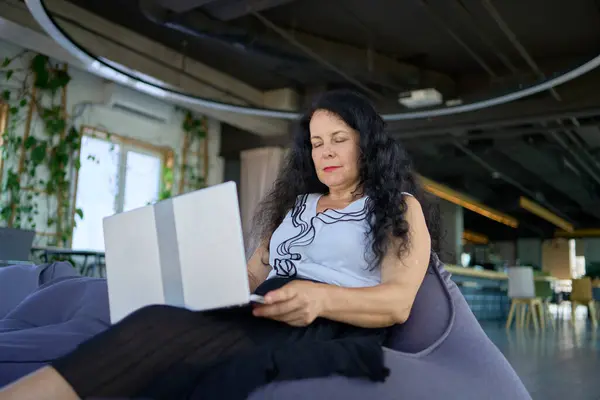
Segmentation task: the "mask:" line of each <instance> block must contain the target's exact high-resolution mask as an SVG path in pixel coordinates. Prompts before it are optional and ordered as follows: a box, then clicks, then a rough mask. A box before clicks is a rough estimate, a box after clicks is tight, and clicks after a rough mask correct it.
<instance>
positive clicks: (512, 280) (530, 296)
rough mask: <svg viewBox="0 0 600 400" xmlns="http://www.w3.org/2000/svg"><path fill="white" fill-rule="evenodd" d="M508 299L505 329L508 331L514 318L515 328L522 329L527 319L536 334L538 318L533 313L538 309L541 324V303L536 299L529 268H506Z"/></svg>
mask: <svg viewBox="0 0 600 400" xmlns="http://www.w3.org/2000/svg"><path fill="white" fill-rule="evenodd" d="M508 297H509V298H510V299H511V304H510V311H509V312H508V318H507V319H506V329H510V326H511V324H512V320H513V318H515V317H516V321H517V322H516V325H517V328H521V329H522V328H524V327H525V322H526V319H527V325H529V320H530V319H531V320H533V327H534V328H535V330H536V332H537V331H538V330H539V324H538V318H537V315H536V312H535V308H536V306H537V307H538V309H539V315H540V318H542V324H544V322H543V305H542V301H541V300H540V299H539V298H537V297H536V294H535V285H534V280H533V269H532V268H531V267H511V268H508Z"/></svg>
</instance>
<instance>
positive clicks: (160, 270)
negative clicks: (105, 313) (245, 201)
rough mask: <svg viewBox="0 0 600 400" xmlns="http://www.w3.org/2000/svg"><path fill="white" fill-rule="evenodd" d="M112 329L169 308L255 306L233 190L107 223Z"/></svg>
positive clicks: (217, 189) (227, 187)
mask: <svg viewBox="0 0 600 400" xmlns="http://www.w3.org/2000/svg"><path fill="white" fill-rule="evenodd" d="M104 243H105V251H106V273H107V280H108V297H109V304H110V314H111V321H112V322H113V323H114V322H117V321H119V320H120V319H122V318H124V317H125V316H127V315H128V314H129V313H131V312H133V311H135V310H137V309H138V308H141V307H144V306H147V305H150V304H169V305H174V306H182V307H186V308H189V309H192V310H207V309H215V308H221V307H229V306H235V305H240V304H246V303H248V302H249V300H250V292H249V288H248V275H247V271H246V259H245V253H244V245H243V239H242V225H241V219H240V213H239V204H238V198H237V190H236V185H235V183H233V182H227V183H223V184H220V185H216V186H211V187H209V188H206V189H202V190H198V191H196V192H192V193H188V194H184V195H180V196H177V197H174V198H171V199H168V200H164V201H161V202H158V203H156V204H154V205H149V206H146V207H142V208H139V209H135V210H132V211H127V212H124V213H120V214H116V215H113V216H110V217H107V218H105V219H104Z"/></svg>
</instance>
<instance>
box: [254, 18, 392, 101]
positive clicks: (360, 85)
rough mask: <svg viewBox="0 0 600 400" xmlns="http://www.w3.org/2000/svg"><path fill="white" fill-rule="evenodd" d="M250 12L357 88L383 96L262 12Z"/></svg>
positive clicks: (376, 95) (372, 94)
mask: <svg viewBox="0 0 600 400" xmlns="http://www.w3.org/2000/svg"><path fill="white" fill-rule="evenodd" d="M250 14H252V15H253V16H254V17H255V18H256V19H258V20H259V21H260V22H261V23H262V24H263V25H264V26H266V27H267V28H269V29H271V30H272V31H274V32H275V33H277V34H278V35H279V36H281V37H282V38H283V39H285V40H287V41H288V42H289V43H290V44H291V45H293V46H296V47H297V48H299V49H300V50H302V51H303V52H304V53H305V54H306V55H308V56H309V57H311V58H312V59H314V60H315V61H317V62H318V63H320V64H322V65H323V66H325V67H327V68H329V69H330V70H332V71H333V72H335V73H336V74H338V75H339V76H341V77H342V78H344V79H346V80H347V81H348V82H350V83H351V84H353V85H354V86H356V87H357V88H359V89H361V90H363V91H364V92H365V93H369V94H370V95H371V96H373V97H375V98H378V99H381V98H382V96H381V94H379V93H377V92H375V91H374V90H373V89H371V88H369V87H367V86H366V85H364V84H363V83H362V82H360V81H358V80H357V79H355V78H353V77H352V76H350V75H348V74H347V73H346V72H344V71H342V70H341V69H340V68H338V67H336V66H335V65H333V64H332V63H330V62H329V61H327V60H326V59H324V58H323V57H321V56H320V55H318V54H317V53H315V52H314V51H313V50H312V49H311V48H309V47H308V46H305V45H303V44H302V43H300V42H299V41H297V40H296V39H295V38H294V37H293V36H292V35H290V34H289V33H288V32H286V31H285V30H284V29H281V28H280V27H278V26H277V25H276V24H274V23H273V22H271V21H270V20H269V19H268V18H266V17H264V16H263V15H262V14H261V13H259V12H257V11H253V10H251V11H250Z"/></svg>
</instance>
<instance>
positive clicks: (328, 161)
mask: <svg viewBox="0 0 600 400" xmlns="http://www.w3.org/2000/svg"><path fill="white" fill-rule="evenodd" d="M309 127H310V142H311V145H312V159H313V162H314V164H315V168H316V170H317V176H318V177H319V180H320V181H321V182H322V183H323V184H325V185H326V186H327V187H329V188H330V189H342V190H343V189H352V190H354V188H355V187H356V184H357V183H358V180H359V166H358V157H359V154H360V147H359V144H360V143H359V140H360V137H359V134H358V132H356V131H355V130H354V129H352V128H351V127H350V126H348V125H347V124H346V123H345V122H344V121H343V120H342V119H341V118H340V117H338V116H337V115H335V114H333V113H331V112H329V111H325V110H317V111H315V113H314V114H313V116H312V119H311V120H310V125H309Z"/></svg>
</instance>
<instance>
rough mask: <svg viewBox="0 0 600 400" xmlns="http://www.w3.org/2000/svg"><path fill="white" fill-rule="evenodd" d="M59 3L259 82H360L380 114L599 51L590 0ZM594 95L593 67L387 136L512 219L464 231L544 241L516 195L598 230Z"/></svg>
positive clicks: (503, 85)
mask: <svg viewBox="0 0 600 400" xmlns="http://www.w3.org/2000/svg"><path fill="white" fill-rule="evenodd" d="M71 2H73V3H75V4H77V5H78V6H80V7H84V8H86V9H88V10H90V11H92V12H94V13H97V14H99V15H100V16H102V17H104V18H107V19H109V20H112V21H113V22H115V23H118V24H121V25H124V26H126V27H128V28H130V29H132V30H134V31H137V32H139V33H142V34H143V35H145V36H148V37H150V38H152V39H154V40H156V41H158V42H161V43H163V44H165V45H167V46H170V47H172V48H174V49H176V50H178V51H181V52H183V53H185V54H187V55H188V56H189V57H192V58H195V59H197V60H199V61H202V62H203V63H206V64H208V65H210V66H212V67H214V68H216V69H219V70H221V71H223V72H225V73H227V74H230V75H232V76H234V77H237V78H238V79H240V80H242V81H245V82H247V83H248V84H251V85H253V86H255V87H257V88H260V89H263V90H268V89H275V88H281V87H292V88H294V89H296V90H297V91H298V92H299V93H309V92H313V91H314V90H315V88H316V89H323V88H328V87H338V86H349V87H357V86H358V87H359V90H362V91H364V92H367V93H368V94H369V95H371V96H372V97H373V99H374V100H375V101H376V102H377V104H378V105H379V106H380V107H381V109H382V110H385V111H392V110H395V111H401V110H402V107H401V106H400V105H399V104H398V102H397V95H398V92H399V91H403V90H409V89H413V88H419V87H431V86H434V87H437V88H438V89H439V90H440V91H441V92H442V93H443V94H444V95H445V97H446V98H454V97H460V98H462V99H464V100H467V101H468V100H470V99H478V98H486V97H489V96H492V95H494V94H497V93H506V92H510V91H512V90H516V89H518V88H520V87H523V86H526V85H529V84H531V83H533V82H538V81H540V80H543V79H545V78H547V77H550V76H555V75H557V74H560V73H562V72H564V71H567V70H569V69H571V68H573V67H575V66H577V65H579V64H581V63H582V62H585V61H587V60H589V59H591V58H593V57H595V56H597V55H598V54H600V2H598V1H595V0H574V1H570V2H567V1H564V0H401V1H385V0H369V1H366V0H328V1H323V0H295V1H294V0H141V1H123V0H71ZM80 23H82V22H80ZM278 29H283V30H284V33H283V35H282V34H281V32H278ZM284 36H287V37H284ZM290 38H291V39H290ZM296 40H297V41H300V42H302V44H304V45H305V46H308V47H310V48H311V50H314V51H315V52H317V53H319V51H321V52H320V53H319V55H322V56H323V57H324V58H326V61H327V62H328V63H331V64H333V65H334V66H335V67H336V68H337V69H338V71H337V72H336V71H333V70H332V69H331V68H329V67H328V66H327V65H325V64H324V63H323V62H322V61H323V60H317V59H315V58H314V57H313V56H311V55H310V54H308V53H307V52H306V51H305V49H304V50H303V49H301V48H299V47H298V46H297V45H296V44H297V43H295V41H296ZM324 49H328V51H329V52H327V51H325V50H324ZM327 57H329V58H327ZM339 70H341V72H342V74H340V73H339V72H340V71H339ZM348 77H350V79H348ZM598 88H600V73H591V74H588V75H586V76H585V77H584V78H578V79H577V80H575V81H574V82H571V83H569V84H567V85H563V86H560V87H558V88H557V89H556V91H554V92H549V91H547V92H544V93H541V94H538V95H536V96H534V97H531V98H528V99H525V100H521V101H517V102H513V103H511V104H509V105H507V106H501V107H495V108H492V109H487V110H482V111H478V112H472V113H466V114H462V115H456V116H450V117H441V118H433V119H422V120H411V121H399V122H394V123H390V124H389V128H390V130H391V131H392V132H393V133H394V135H396V136H398V137H399V138H401V140H402V141H403V142H404V144H405V145H406V146H407V147H408V149H409V150H410V152H411V154H412V155H413V157H414V159H415V163H416V165H417V167H418V169H419V170H420V172H421V173H422V174H423V175H425V176H428V177H430V178H432V179H434V180H437V181H440V182H442V183H445V184H447V185H449V186H451V187H452V188H455V189H457V190H461V191H464V192H466V193H469V194H470V195H471V196H473V197H475V198H477V199H478V200H480V201H482V202H483V203H485V204H488V205H490V206H492V207H495V208H497V209H499V210H502V211H504V212H506V213H508V214H511V215H513V216H515V217H517V218H518V219H519V221H520V222H521V226H520V228H519V229H517V230H515V229H511V228H508V227H504V226H502V225H500V224H498V223H495V222H493V221H490V220H487V219H485V218H480V217H478V216H477V215H476V214H472V213H467V214H466V216H465V225H466V227H467V228H469V229H471V230H473V231H478V232H481V233H484V234H487V235H488V236H490V237H491V238H512V237H515V236H517V235H518V236H552V235H553V233H554V231H555V229H556V227H554V226H553V225H551V224H549V223H547V222H545V221H543V220H541V219H540V218H538V217H535V216H533V215H532V214H530V213H528V212H525V211H524V210H522V209H520V208H519V207H518V199H519V197H520V196H526V197H528V198H531V199H532V200H535V201H537V202H538V203H540V204H541V205H542V206H544V207H546V208H548V209H550V210H552V211H553V212H555V213H556V214H557V215H559V216H561V217H563V218H565V219H566V220H568V221H570V222H572V223H574V224H575V226H576V227H577V228H585V227H600V130H599V128H598V127H599V126H600V94H599V93H597V92H598ZM227 132H228V129H224V131H223V136H224V137H223V145H224V146H227V145H228V144H227V143H230V144H231V146H232V147H231V148H235V149H238V148H240V143H239V140H238V139H234V138H239V137H240V135H239V132H238V134H233V133H232V134H231V135H230V136H231V138H232V139H231V140H229V139H228V137H227ZM233 142H235V143H233ZM259 142H260V143H262V141H261V140H254V141H252V140H249V141H247V145H248V146H251V145H252V143H255V144H256V143H259ZM242 147H243V146H242ZM224 153H227V154H231V151H227V150H226V151H224Z"/></svg>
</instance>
